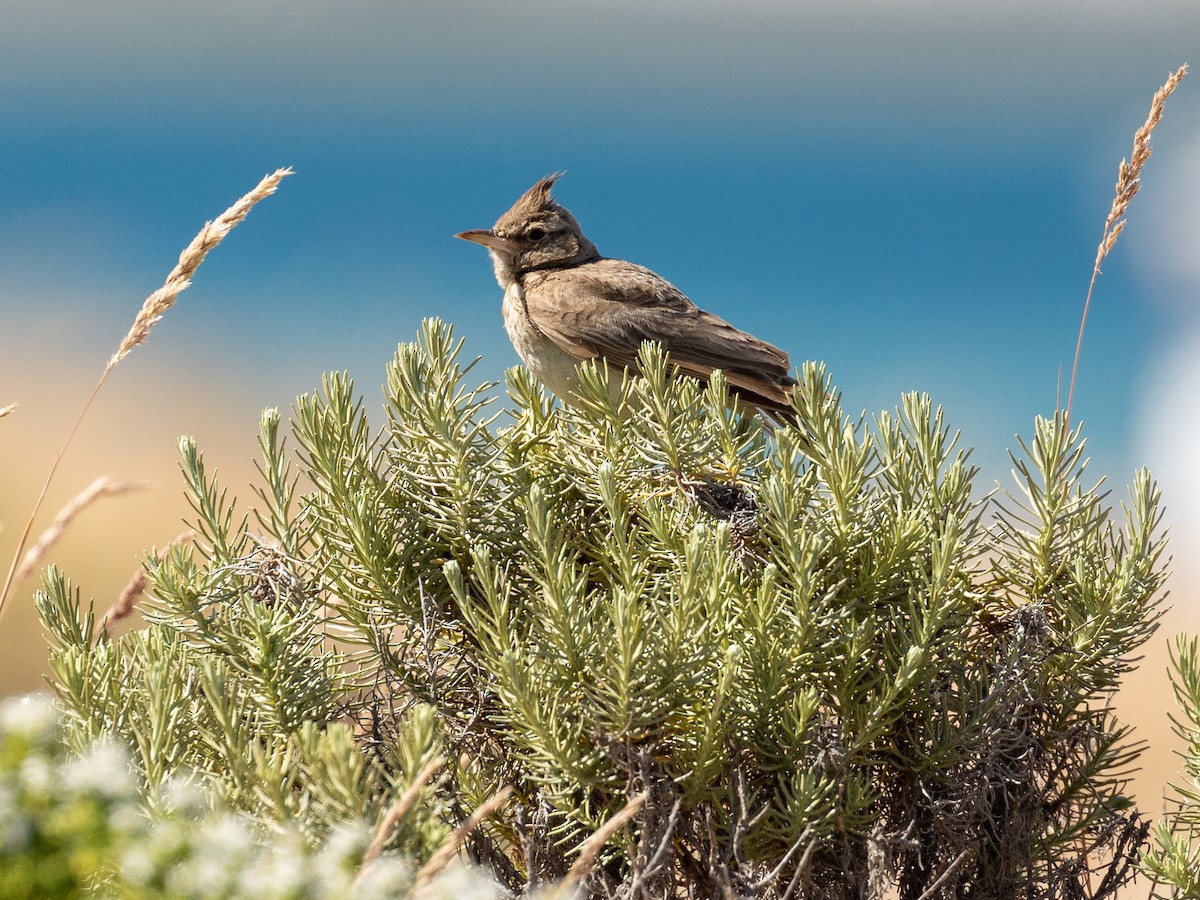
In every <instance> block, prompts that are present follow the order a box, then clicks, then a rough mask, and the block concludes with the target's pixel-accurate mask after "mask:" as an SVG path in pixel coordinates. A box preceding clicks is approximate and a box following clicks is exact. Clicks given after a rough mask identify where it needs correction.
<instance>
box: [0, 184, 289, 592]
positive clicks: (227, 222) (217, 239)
mask: <svg viewBox="0 0 1200 900" xmlns="http://www.w3.org/2000/svg"><path fill="white" fill-rule="evenodd" d="M291 174H292V170H291V169H277V170H276V171H275V172H273V173H272V174H270V175H268V176H266V177H265V178H264V179H263V180H262V181H260V182H259V183H258V186H257V187H255V188H254V190H252V191H251V192H250V193H248V194H246V196H244V197H242V198H241V199H240V200H238V201H237V203H235V204H233V206H231V207H229V209H227V210H225V212H223V213H222V214H221V215H219V216H218V217H217V218H216V219H214V220H213V221H211V222H206V223H205V225H204V227H203V228H201V229H200V233H199V234H197V235H196V237H195V239H194V240H193V241H192V242H191V243H190V244H188V246H187V248H186V249H184V251H183V253H181V254H180V255H179V263H178V264H177V265H176V266H175V268H174V269H172V270H171V273H170V274H169V275H168V276H167V280H166V281H165V282H164V283H163V286H162V287H161V288H159V289H158V290H157V291H155V292H154V293H153V294H151V295H150V296H149V297H147V298H146V300H145V302H144V303H143V304H142V308H141V310H139V311H138V314H137V316H136V317H135V318H134V321H133V326H132V327H131V328H130V329H129V333H128V334H127V335H125V338H124V339H123V340H122V341H121V344H120V346H119V347H117V352H116V353H114V354H113V355H112V357H111V358H110V359H109V361H108V364H107V365H106V366H105V367H104V371H103V372H101V373H100V378H99V379H98V380H97V381H96V385H95V387H93V388H92V392H91V394H90V395H89V396H88V398H87V401H86V402H85V403H84V404H83V408H82V409H81V410H80V411H79V415H78V416H76V418H75V424H73V425H72V426H71V430H70V431H68V432H67V437H66V440H65V441H63V445H62V447H61V448H60V449H59V451H58V455H57V456H55V457H54V462H52V463H51V464H50V471H49V473H48V474H47V475H46V480H45V481H44V482H43V483H42V489H41V491H40V492H39V494H38V496H37V500H35V501H34V504H33V510H32V511H31V512H30V513H29V518H28V520H27V521H26V522H25V528H24V530H23V531H22V532H21V537H20V539H19V540H18V541H17V548H16V550H14V551H13V558H12V562H11V564H10V565H9V567H8V575H7V576H6V577H5V579H4V586H3V587H2V588H0V616H3V614H4V607H5V603H6V601H7V600H8V596H9V594H10V593H11V592H12V589H13V587H14V585H16V584H17V583H18V582H20V581H21V580H22V579H21V578H18V577H17V575H18V563H19V561H20V559H21V554H22V553H23V552H24V551H25V545H26V544H27V543H28V542H29V535H30V534H31V533H32V531H33V523H34V520H35V519H36V518H37V514H38V512H39V511H40V510H41V508H42V503H43V501H44V500H45V499H46V493H47V492H48V491H49V490H50V484H51V482H53V481H54V475H55V473H56V472H57V471H58V467H59V464H60V463H61V462H62V459H63V456H64V455H66V452H67V448H68V447H69V446H70V445H71V441H72V440H73V439H74V437H75V433H76V432H77V431H78V430H79V426H80V424H81V423H82V422H83V419H84V416H86V415H87V413H88V410H89V409H91V408H92V403H93V402H95V399H96V395H97V394H99V393H100V388H102V387H103V386H104V382H105V381H106V380H107V379H108V375H109V373H110V372H111V371H112V370H113V368H114V367H115V366H116V364H117V363H119V362H120V361H121V360H122V359H124V358H125V357H126V356H127V355H129V352H130V351H131V350H133V348H134V347H136V346H138V345H139V344H141V343H144V342H145V340H146V338H147V337H149V336H150V329H152V328H153V327H154V324H155V323H156V322H157V321H158V320H159V319H161V318H162V316H163V313H165V312H166V311H167V310H168V309H170V308H171V307H172V306H173V305H174V304H175V298H176V297H178V296H179V294H180V293H181V292H182V291H184V290H186V289H187V287H188V285H190V284H191V280H190V279H191V277H192V275H193V274H194V273H195V271H196V269H197V268H198V267H199V266H200V263H202V262H203V261H204V257H205V256H207V255H208V252H209V251H210V250H212V249H213V247H215V246H217V244H219V243H221V241H222V239H224V237H225V235H227V234H228V233H229V232H230V230H231V229H232V228H233V227H234V226H235V225H237V224H238V223H239V222H241V221H242V219H244V218H246V214H247V213H249V212H250V210H251V209H252V208H253V207H254V205H255V204H256V203H258V201H260V200H262V199H264V198H266V197H269V196H271V194H273V193H275V189H276V188H277V187H278V186H279V182H280V181H282V180H283V179H284V178H285V177H287V176H288V175H291ZM22 571H23V570H22Z"/></svg>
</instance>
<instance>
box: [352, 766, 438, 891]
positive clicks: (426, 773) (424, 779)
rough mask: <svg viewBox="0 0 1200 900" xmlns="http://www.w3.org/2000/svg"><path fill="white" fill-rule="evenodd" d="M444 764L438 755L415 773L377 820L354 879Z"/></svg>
mask: <svg viewBox="0 0 1200 900" xmlns="http://www.w3.org/2000/svg"><path fill="white" fill-rule="evenodd" d="M445 764H446V758H445V757H444V756H439V757H438V758H437V759H434V760H433V761H431V762H430V763H429V764H428V765H426V766H425V768H423V769H422V770H421V771H420V772H418V773H417V777H416V778H414V779H413V781H412V784H410V785H409V786H408V790H406V791H405V792H404V793H403V794H402V795H401V797H400V799H399V800H397V801H396V802H395V803H393V804H392V805H391V806H390V807H388V811H387V812H386V813H385V814H384V816H383V818H382V819H380V820H379V827H378V828H376V829H375V837H374V838H373V839H372V841H371V846H370V847H368V848H367V852H366V853H364V854H363V861H362V867H361V868H360V869H359V872H358V878H357V879H356V881H359V880H361V879H362V877H363V873H365V872H366V871H367V869H368V868H369V867H370V865H371V863H373V862H374V861H375V860H376V859H378V858H379V854H380V853H382V852H383V848H384V847H386V846H387V842H388V841H389V840H390V839H391V837H392V832H393V831H395V830H396V826H397V825H398V824H399V823H400V820H401V819H403V818H404V816H405V814H406V813H407V812H408V811H409V810H410V809H412V805H413V804H414V803H416V802H417V798H418V797H419V796H421V791H422V789H423V788H424V787H425V785H426V784H428V783H429V779H431V778H433V776H434V775H435V774H436V773H437V771H438V770H439V769H440V768H441V767H442V766H444V765H445Z"/></svg>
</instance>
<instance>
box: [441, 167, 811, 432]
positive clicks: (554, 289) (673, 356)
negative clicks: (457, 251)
mask: <svg viewBox="0 0 1200 900" xmlns="http://www.w3.org/2000/svg"><path fill="white" fill-rule="evenodd" d="M561 175H562V173H561V172H560V173H555V174H552V175H547V176H546V177H545V178H543V179H541V180H540V181H538V182H537V184H535V185H534V186H533V187H531V188H530V189H529V190H527V191H526V192H525V193H524V194H522V195H521V197H520V199H518V200H517V202H516V203H514V204H513V206H512V208H511V209H509V210H508V212H506V213H504V215H502V216H501V217H500V218H499V219H497V220H496V224H495V225H494V226H493V227H492V228H479V229H475V230H472V231H463V232H459V233H458V234H456V235H455V237H457V238H461V239H462V240H464V241H470V242H472V243H475V244H479V245H481V246H483V247H486V248H487V250H488V253H489V255H490V256H491V259H492V266H493V268H494V269H495V273H496V280H497V281H498V282H499V283H500V287H501V288H503V289H504V302H503V307H502V309H503V315H504V327H505V330H506V331H507V332H508V336H509V338H510V339H511V341H512V343H513V347H514V348H515V349H516V351H517V354H518V355H519V356H520V357H521V359H522V361H523V362H524V363H525V365H526V366H527V367H528V368H529V369H530V370H531V371H532V372H533V374H534V375H536V376H537V377H538V379H540V380H541V381H542V383H543V384H545V385H546V387H548V388H549V389H550V390H551V391H552V392H553V393H555V394H556V395H558V397H560V398H561V399H562V400H564V401H566V402H568V403H570V402H571V398H572V395H573V394H574V393H575V391H576V390H577V388H578V385H579V379H578V366H579V364H580V363H581V362H583V361H584V360H590V359H596V360H601V361H603V363H604V364H605V365H606V366H607V367H608V368H610V370H611V369H614V368H615V370H616V372H617V373H618V374H619V373H620V371H621V370H622V369H628V370H630V371H631V372H637V369H638V350H639V348H640V347H641V344H642V342H643V341H657V342H658V343H659V344H661V345H662V347H663V349H664V350H665V351H666V353H667V356H668V359H669V360H670V362H671V364H672V365H673V366H674V367H675V368H676V369H677V370H678V371H679V372H681V373H682V374H684V375H687V376H691V377H693V378H695V379H697V380H699V381H700V382H701V383H703V384H707V383H708V380H709V377H710V376H711V375H712V373H713V372H714V371H715V370H717V369H720V370H721V371H722V372H724V373H725V378H726V380H727V382H728V384H729V388H730V392H731V393H732V394H733V395H734V396H735V397H736V399H737V401H738V402H739V404H744V405H747V406H750V407H754V408H756V409H758V410H760V411H762V412H763V413H765V414H767V415H768V416H770V417H771V418H772V419H775V420H777V421H795V412H794V410H793V408H792V405H791V404H790V403H789V401H788V398H789V395H790V394H791V393H792V392H793V391H795V390H796V388H797V386H798V382H797V381H796V379H795V378H794V377H793V376H792V374H791V363H790V362H789V360H788V355H787V353H785V352H784V351H783V350H780V349H779V348H778V347H776V346H774V345H773V344H769V343H767V342H766V341H763V340H760V339H759V338H756V337H754V336H753V335H751V334H748V333H747V332H745V331H741V330H739V329H737V328H735V327H734V326H733V325H730V324H729V323H728V322H726V321H725V320H724V319H722V318H720V317H719V316H716V315H713V314H712V313H709V312H705V311H704V310H702V309H700V308H699V307H697V306H696V305H695V304H694V303H693V302H692V301H691V300H689V299H688V298H687V297H686V296H685V295H684V294H683V292H682V291H680V290H679V289H678V288H677V287H675V286H674V285H673V284H671V283H670V282H669V281H667V280H666V279H665V278H663V277H662V276H660V275H657V274H655V273H654V272H652V271H650V270H649V269H647V268H645V267H643V266H639V265H636V264H634V263H631V262H626V261H625V260H621V259H611V258H609V257H605V256H601V255H600V252H599V251H598V250H597V249H596V245H595V244H594V243H592V242H591V241H590V240H588V238H587V237H586V236H585V235H584V233H583V229H582V228H580V226H579V222H578V221H576V219H575V217H574V216H573V215H571V213H570V212H569V211H568V210H567V209H566V208H565V207H563V206H562V205H560V204H559V203H558V201H557V200H556V199H555V198H554V196H553V194H552V190H553V188H554V184H555V182H556V181H557V180H558V179H559V178H560V177H561Z"/></svg>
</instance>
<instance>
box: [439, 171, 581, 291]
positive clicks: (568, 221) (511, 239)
mask: <svg viewBox="0 0 1200 900" xmlns="http://www.w3.org/2000/svg"><path fill="white" fill-rule="evenodd" d="M561 174H562V173H561V172H560V173H556V174H554V175H547V176H546V177H545V178H543V179H542V180H541V181H539V182H538V183H537V184H535V185H534V186H533V187H531V188H530V189H529V190H527V191H526V192H525V193H524V194H522V195H521V199H519V200H518V201H517V202H516V203H514V204H513V206H512V209H510V210H509V211H508V212H506V213H505V214H504V215H502V216H501V217H500V218H499V219H497V220H496V224H495V225H494V226H493V227H492V228H480V229H476V230H474V231H463V232H461V233H459V234H456V235H455V237H457V238H462V239H463V240H464V241H471V242H472V243H475V244H480V245H482V246H484V247H487V248H488V250H489V251H490V253H491V256H492V262H493V264H494V265H495V268H496V280H497V281H499V282H500V286H501V287H508V285H509V284H510V283H512V282H513V281H515V280H516V279H517V278H519V277H520V276H522V275H524V274H525V273H526V272H532V271H535V270H537V269H559V268H565V267H567V266H576V265H579V264H580V263H584V262H588V261H589V260H593V259H597V258H598V257H599V253H597V252H596V245H595V244H593V243H592V242H591V241H589V240H588V239H587V238H586V237H584V234H583V231H582V229H580V227H579V223H578V222H576V221H575V217H574V216H573V215H571V213H570V212H569V211H568V210H566V209H565V208H564V207H562V206H559V204H558V201H557V200H555V199H554V198H553V197H552V196H550V189H551V188H553V187H554V182H555V181H557V180H558V179H559V177H560V176H561Z"/></svg>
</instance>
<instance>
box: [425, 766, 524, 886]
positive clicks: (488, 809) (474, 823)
mask: <svg viewBox="0 0 1200 900" xmlns="http://www.w3.org/2000/svg"><path fill="white" fill-rule="evenodd" d="M511 795H512V788H509V787H506V788H501V789H500V790H499V791H497V792H496V793H494V794H492V796H491V797H489V798H488V799H487V800H485V801H484V802H483V803H482V804H480V806H479V808H478V809H477V810H475V812H473V813H471V815H470V816H469V817H468V818H467V821H465V822H463V823H462V824H461V825H459V826H458V827H457V828H455V829H454V833H453V834H451V835H450V837H448V838H446V840H445V841H443V842H442V846H440V847H438V848H437V850H436V851H434V854H433V856H431V857H429V862H427V863H425V865H423V866H421V870H420V871H419V872H417V877H416V880H415V881H414V882H413V894H414V895H416V894H417V893H418V892H419V891H420V890H421V889H422V888H424V887H425V886H426V885H428V884H429V882H431V881H433V879H434V878H436V877H437V876H438V875H439V874H440V873H441V871H442V869H444V868H446V866H448V865H449V864H450V860H452V859H454V857H455V856H457V855H458V851H459V850H460V849H461V848H462V845H463V844H464V843H466V840H467V838H468V837H470V836H471V832H472V831H474V830H475V829H476V828H478V827H479V823H480V822H482V821H483V820H484V819H486V818H487V817H488V816H490V815H491V814H492V813H494V812H495V811H496V810H498V809H499V808H500V807H501V806H503V805H504V803H505V802H506V801H507V800H508V798H509V796H511Z"/></svg>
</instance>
